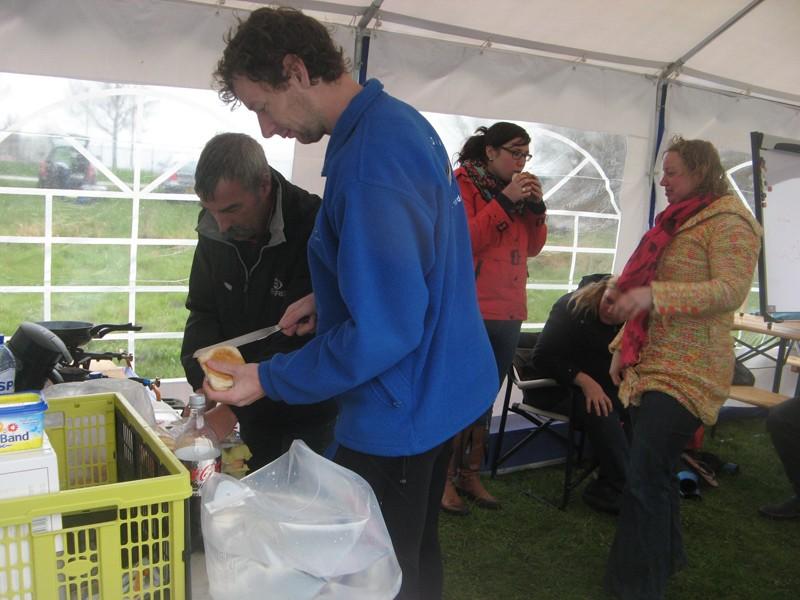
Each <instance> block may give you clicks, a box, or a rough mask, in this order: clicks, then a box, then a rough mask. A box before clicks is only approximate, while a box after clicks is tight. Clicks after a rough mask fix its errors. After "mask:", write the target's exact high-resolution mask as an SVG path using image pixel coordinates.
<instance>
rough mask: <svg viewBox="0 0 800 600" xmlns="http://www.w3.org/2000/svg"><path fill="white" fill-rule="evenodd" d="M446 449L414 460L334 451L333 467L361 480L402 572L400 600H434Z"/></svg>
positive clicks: (438, 589) (439, 576)
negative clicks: (371, 495)
mask: <svg viewBox="0 0 800 600" xmlns="http://www.w3.org/2000/svg"><path fill="white" fill-rule="evenodd" d="M450 451H451V444H450V443H449V442H448V443H445V444H441V445H439V446H437V447H435V448H433V449H431V450H428V451H427V452H425V453H423V454H416V455H414V456H399V457H391V456H374V455H371V454H363V453H361V452H356V451H355V450H350V449H349V448H345V447H344V446H339V449H338V451H337V452H336V457H335V459H334V460H335V462H336V463H338V464H340V465H342V466H343V467H347V468H348V469H350V470H351V471H355V472H356V473H358V474H359V475H361V476H362V477H363V478H364V479H366V480H367V483H369V484H370V486H371V487H372V490H373V491H374V492H375V496H376V497H377V499H378V503H379V504H380V507H381V512H382V513H383V520H384V521H385V522H386V528H387V529H388V530H389V536H390V537H391V538H392V545H393V546H394V551H395V554H396V555H397V561H398V562H399V563H400V568H401V569H402V571H403V584H402V587H401V588H400V593H399V594H398V595H397V596H396V598H397V599H400V600H440V599H441V597H442V585H443V579H444V577H443V572H442V571H443V569H442V555H441V551H440V549H439V503H440V501H441V499H442V493H443V492H444V482H445V475H446V471H447V462H448V460H450Z"/></svg>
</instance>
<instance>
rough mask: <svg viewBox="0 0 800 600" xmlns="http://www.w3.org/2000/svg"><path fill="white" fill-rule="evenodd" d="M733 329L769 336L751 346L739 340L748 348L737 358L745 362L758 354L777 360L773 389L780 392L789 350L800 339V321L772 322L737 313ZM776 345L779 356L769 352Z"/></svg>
mask: <svg viewBox="0 0 800 600" xmlns="http://www.w3.org/2000/svg"><path fill="white" fill-rule="evenodd" d="M732 329H735V330H738V331H751V332H753V333H760V334H762V335H766V336H768V337H769V339H768V340H766V341H765V342H763V343H761V344H757V345H755V346H751V345H750V344H748V343H746V342H743V341H742V340H737V342H738V343H739V344H741V345H742V346H744V347H746V348H747V349H748V350H747V352H745V353H744V354H742V355H741V356H739V357H737V359H736V360H738V361H740V362H745V361H747V360H749V359H751V358H753V357H754V356H756V355H761V356H766V357H767V358H769V359H770V360H772V361H775V376H774V377H773V379H772V391H773V392H775V393H778V392H779V391H780V387H781V374H782V372H783V367H784V365H786V359H787V358H788V356H789V351H790V350H791V348H792V346H793V345H794V344H795V343H796V342H798V341H800V321H779V322H777V321H776V322H771V321H765V320H764V319H763V318H762V317H760V316H757V315H749V314H747V313H736V314H734V317H733V327H732ZM775 347H777V348H778V356H777V358H775V357H773V356H772V355H771V354H768V352H769V350H772V349H773V348H775ZM798 385H799V386H800V381H798Z"/></svg>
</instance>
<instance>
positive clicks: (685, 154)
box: [664, 135, 730, 198]
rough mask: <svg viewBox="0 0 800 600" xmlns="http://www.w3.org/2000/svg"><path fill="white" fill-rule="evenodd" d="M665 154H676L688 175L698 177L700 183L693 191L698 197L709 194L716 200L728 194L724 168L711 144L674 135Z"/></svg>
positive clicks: (728, 188) (728, 189)
mask: <svg viewBox="0 0 800 600" xmlns="http://www.w3.org/2000/svg"><path fill="white" fill-rule="evenodd" d="M667 152H675V153H677V154H678V156H680V157H681V160H682V161H683V164H685V165H686V168H687V169H689V172H690V173H698V174H699V175H700V183H699V184H698V186H697V189H696V190H695V191H696V192H697V195H698V196H705V195H706V194H711V195H712V196H715V197H717V198H718V197H720V196H724V195H725V194H729V193H730V187H729V186H728V180H727V179H726V177H725V168H724V167H723V166H722V161H721V160H720V158H719V152H717V149H716V148H715V147H714V144H712V143H711V142H707V141H705V140H685V139H683V138H682V137H681V136H679V135H676V136H675V137H673V138H672V139H671V140H670V145H669V147H668V148H667V149H666V150H665V151H664V154H666V153H667Z"/></svg>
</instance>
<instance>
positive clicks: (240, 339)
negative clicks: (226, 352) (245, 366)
mask: <svg viewBox="0 0 800 600" xmlns="http://www.w3.org/2000/svg"><path fill="white" fill-rule="evenodd" d="M280 330H281V326H280V325H273V326H272V327H264V328H263V329H256V330H255V331H251V332H250V333H245V334H244V335H239V336H236V337H235V338H231V339H229V340H223V341H221V342H217V343H216V344H211V345H210V346H206V347H205V348H198V349H197V350H195V351H194V352H193V353H192V356H193V357H194V358H197V357H198V356H200V355H201V354H203V353H204V352H206V351H207V350H211V349H212V348H219V347H220V346H237V347H238V346H244V345H245V344H249V343H251V342H257V341H258V340H263V339H264V338H268V337H269V336H271V335H274V334H276V333H278V332H279V331H280Z"/></svg>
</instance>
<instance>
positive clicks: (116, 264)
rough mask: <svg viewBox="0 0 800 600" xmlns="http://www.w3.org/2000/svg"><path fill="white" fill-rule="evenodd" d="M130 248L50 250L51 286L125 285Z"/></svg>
mask: <svg viewBox="0 0 800 600" xmlns="http://www.w3.org/2000/svg"><path fill="white" fill-rule="evenodd" d="M130 252H131V250H130V246H113V245H109V244H97V245H95V244H91V245H89V244H86V245H72V244H70V245H66V244H56V245H54V246H53V284H54V285H127V283H128V274H129V272H130Z"/></svg>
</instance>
